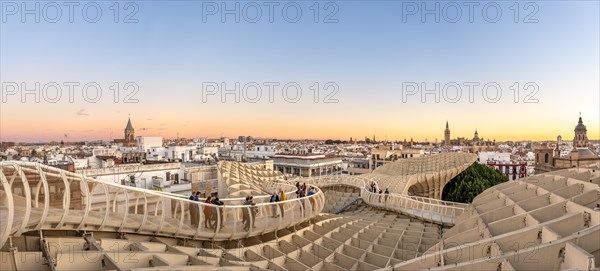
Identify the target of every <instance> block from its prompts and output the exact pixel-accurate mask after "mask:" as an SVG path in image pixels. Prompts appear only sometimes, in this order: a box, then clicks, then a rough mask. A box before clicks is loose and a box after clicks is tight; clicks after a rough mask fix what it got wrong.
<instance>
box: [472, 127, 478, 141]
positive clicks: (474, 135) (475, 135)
mask: <svg viewBox="0 0 600 271" xmlns="http://www.w3.org/2000/svg"><path fill="white" fill-rule="evenodd" d="M473 141H479V133H478V132H477V129H475V134H473Z"/></svg>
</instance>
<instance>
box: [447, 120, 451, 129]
mask: <svg viewBox="0 0 600 271" xmlns="http://www.w3.org/2000/svg"><path fill="white" fill-rule="evenodd" d="M446 129H450V127H449V126H448V121H446Z"/></svg>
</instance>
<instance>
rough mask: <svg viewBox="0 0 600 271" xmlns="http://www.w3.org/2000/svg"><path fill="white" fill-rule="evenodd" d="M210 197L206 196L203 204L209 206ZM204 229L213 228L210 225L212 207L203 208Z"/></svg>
mask: <svg viewBox="0 0 600 271" xmlns="http://www.w3.org/2000/svg"><path fill="white" fill-rule="evenodd" d="M211 199H212V197H211V196H208V197H206V200H205V201H204V203H206V204H210V201H211ZM204 227H205V228H211V229H212V228H213V225H212V207H210V206H204Z"/></svg>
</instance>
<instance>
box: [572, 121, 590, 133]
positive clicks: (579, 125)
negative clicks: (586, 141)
mask: <svg viewBox="0 0 600 271" xmlns="http://www.w3.org/2000/svg"><path fill="white" fill-rule="evenodd" d="M575 132H587V128H585V125H584V124H583V121H582V120H581V117H579V122H578V123H577V126H575Z"/></svg>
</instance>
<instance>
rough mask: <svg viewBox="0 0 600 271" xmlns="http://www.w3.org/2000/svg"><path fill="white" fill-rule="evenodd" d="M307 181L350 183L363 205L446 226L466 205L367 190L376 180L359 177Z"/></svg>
mask: <svg viewBox="0 0 600 271" xmlns="http://www.w3.org/2000/svg"><path fill="white" fill-rule="evenodd" d="M309 181H310V183H313V184H315V185H318V186H319V187H321V188H323V187H327V186H334V185H349V186H353V187H356V188H359V189H360V197H361V198H362V199H363V201H364V202H365V203H366V204H369V205H372V206H375V207H380V208H384V209H388V210H393V211H397V212H400V213H402V214H405V215H409V216H412V217H416V218H419V219H423V220H425V221H430V222H434V223H438V224H443V225H448V226H452V225H454V224H455V222H456V218H457V217H458V216H460V215H461V214H462V213H463V212H465V209H466V208H467V206H468V204H464V203H458V202H451V201H443V200H438V199H432V198H426V197H416V196H408V195H402V194H395V193H390V194H384V193H381V194H380V193H374V192H371V191H370V190H369V187H370V185H371V183H374V184H375V187H376V190H378V189H379V188H378V187H379V186H378V184H377V182H376V181H373V180H369V179H366V178H363V177H360V176H329V177H324V178H313V179H310V180H309Z"/></svg>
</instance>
